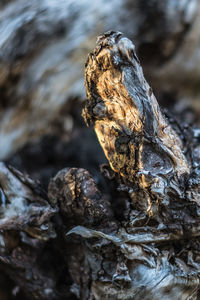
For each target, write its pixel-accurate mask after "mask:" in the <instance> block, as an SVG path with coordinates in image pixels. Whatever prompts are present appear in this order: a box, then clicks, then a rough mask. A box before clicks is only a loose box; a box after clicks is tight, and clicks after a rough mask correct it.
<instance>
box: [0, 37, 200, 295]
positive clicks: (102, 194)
mask: <svg viewBox="0 0 200 300" xmlns="http://www.w3.org/2000/svg"><path fill="white" fill-rule="evenodd" d="M85 84H86V89H87V101H86V103H85V107H84V110H83V116H84V119H85V121H86V123H87V124H93V125H94V128H95V132H96V134H97V137H98V139H99V142H100V144H101V146H102V148H103V150H104V153H105V155H106V157H107V159H108V162H109V165H110V166H108V165H105V164H104V165H101V168H100V170H101V173H102V174H100V172H99V171H97V170H96V169H95V170H96V171H95V172H93V171H91V172H92V174H93V176H92V175H91V174H90V173H89V172H88V170H86V169H83V168H75V167H73V168H65V169H63V170H61V171H59V172H58V174H57V175H56V176H54V178H52V179H51V181H50V183H49V186H48V195H47V194H46V193H45V192H44V191H43V190H42V189H41V187H40V185H39V183H38V182H35V181H33V180H31V179H30V178H29V177H27V176H26V175H23V174H22V173H20V172H18V171H17V170H15V169H14V168H12V167H9V166H7V165H6V164H4V163H0V271H1V272H0V297H1V296H2V292H1V291H5V290H6V291H8V293H7V294H8V296H7V297H6V298H3V300H4V299H6V300H8V299H9V300H10V299H12V298H11V296H10V295H11V293H10V291H9V290H8V288H7V287H6V289H5V288H4V282H6V281H7V278H8V281H9V284H10V286H11V289H12V294H13V295H14V294H15V293H16V294H17V296H16V297H15V296H13V299H16V300H18V299H20V300H21V299H23V300H24V299H25V300H26V299H30V300H32V299H33V300H34V299H40V300H47V299H48V300H67V299H70V300H77V299H81V300H108V299H111V300H141V299H144V300H152V299H153V300H160V299H167V300H189V299H190V300H200V288H199V286H200V225H199V224H200V192H199V191H200V128H199V127H194V128H192V127H191V126H188V128H186V127H185V129H184V130H183V129H182V127H181V126H179V127H178V130H177V126H175V125H176V122H175V120H173V119H172V118H169V119H167V118H165V116H164V115H163V114H162V112H161V110H160V108H159V106H158V103H157V101H156V99H155V97H154V95H153V93H152V90H151V88H150V87H149V85H148V83H147V82H146V80H145V79H144V76H143V72H142V68H141V66H140V63H139V60H138V58H137V55H136V53H135V49H134V46H133V44H132V42H131V41H130V40H129V39H127V38H126V37H124V36H123V35H122V34H121V33H120V32H108V33H105V34H104V35H102V36H100V37H99V38H98V42H97V47H96V48H95V50H94V51H93V52H92V53H91V54H89V57H88V60H87V63H86V82H85ZM81 129H82V130H83V128H82V126H81ZM81 133H83V131H81ZM81 133H80V134H79V136H78V137H80V136H81ZM76 140H78V138H77V137H76ZM82 141H83V142H82ZM86 141H87V140H85V139H84V135H83V136H82V139H81V143H86ZM89 141H90V140H89ZM79 143H80V140H79ZM92 143H93V140H92ZM76 145H77V144H76ZM65 148H67V147H64V149H65ZM50 150H51V151H53V149H52V148H51V149H50ZM79 150H80V149H79V147H76V149H75V150H74V149H73V151H72V152H78V151H79ZM39 152H40V151H39ZM44 152H45V151H44ZM80 152H81V151H80ZM93 152H95V151H93ZM53 153H54V152H53ZM55 153H57V152H55ZM95 154H96V153H95ZM40 155H41V153H40ZM77 155H82V156H83V160H86V159H85V157H87V159H88V162H89V161H90V159H91V161H92V163H91V164H92V165H93V163H94V162H95V163H96V164H97V165H98V164H99V160H97V156H98V155H96V161H95V160H94V159H93V158H90V157H89V158H88V156H89V155H88V156H86V155H83V153H79V152H78V154H77ZM70 157H71V156H70ZM72 157H73V156H72ZM73 161H74V160H73ZM80 162H81V163H80V164H79V165H82V160H80ZM68 163H70V162H69V161H68ZM70 165H71V164H70ZM89 165H90V163H88V166H89ZM91 170H94V169H92V168H91ZM102 175H104V178H103V176H102ZM2 278H3V281H2ZM2 282H3V284H2ZM5 285H6V283H5ZM3 297H4V296H3Z"/></svg>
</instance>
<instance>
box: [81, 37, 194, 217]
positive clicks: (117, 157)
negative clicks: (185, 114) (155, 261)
mask: <svg viewBox="0 0 200 300" xmlns="http://www.w3.org/2000/svg"><path fill="white" fill-rule="evenodd" d="M85 79H86V89H87V99H88V100H87V103H86V107H85V109H84V111H83V116H84V118H85V121H86V123H87V124H89V123H90V122H91V123H94V128H95V131H96V134H97V137H98V140H99V142H100V144H101V146H102V148H103V150H104V153H105V155H106V157H107V159H108V161H109V163H110V166H111V168H112V169H113V170H114V171H115V172H118V173H119V174H120V175H121V177H122V178H123V180H124V181H125V182H126V183H127V182H129V186H130V187H133V185H136V184H138V185H139V186H140V188H141V189H142V190H143V191H144V194H145V195H146V197H145V198H146V200H147V202H148V205H149V207H148V210H149V212H150V210H151V203H150V194H152V193H153V194H156V200H157V198H159V196H158V194H159V192H160V190H161V189H162V194H163V189H164V188H166V187H167V186H169V185H170V181H172V180H178V178H180V177H181V176H182V175H184V174H188V173H189V171H190V168H189V165H188V162H187V160H186V158H185V156H184V154H183V147H182V144H181V141H180V138H179V137H178V136H177V134H176V133H175V132H174V130H173V129H172V128H171V127H170V125H169V124H168V123H167V121H166V119H165V118H164V116H163V115H162V113H161V111H160V108H159V106H158V103H157V100H156V99H155V97H154V94H153V93H152V90H151V88H150V87H149V85H148V83H147V82H146V80H145V78H144V76H143V72H142V68H141V66H140V63H139V60H138V58H137V56H136V53H135V47H134V45H133V44H132V42H131V41H130V40H129V39H127V38H126V37H124V36H123V35H122V34H121V33H119V32H117V33H114V32H108V33H106V34H105V35H103V36H100V37H99V39H98V42H97V47H96V48H95V50H94V51H93V52H92V53H91V54H90V55H89V57H88V60H87V63H86V71H85ZM130 192H131V193H132V189H131V191H130ZM132 196H133V197H135V196H134V195H132ZM139 197H140V196H139ZM154 198H155V197H154ZM140 201H141V200H140ZM151 213H152V212H151Z"/></svg>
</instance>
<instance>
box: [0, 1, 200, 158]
mask: <svg viewBox="0 0 200 300" xmlns="http://www.w3.org/2000/svg"><path fill="white" fill-rule="evenodd" d="M199 5H200V4H199V1H197V0H192V1H184V2H183V1H180V0H179V1H178V0H176V1H172V0H165V1H162V2H161V1H149V0H148V1H146V0H145V1H141V0H134V1H129V0H126V1H122V0H112V1H109V2H108V1H105V0H101V1H93V2H88V0H84V1H81V2H80V3H77V1H75V0H70V1H59V2H55V1H50V0H48V1H39V0H34V1H31V2H28V3H27V1H26V0H13V1H9V2H7V1H6V2H5V3H1V13H0V27H1V30H0V41H1V42H0V93H1V99H0V159H5V158H8V157H10V156H11V154H12V153H14V152H15V151H16V150H17V149H19V148H21V147H22V146H23V145H25V144H27V142H29V141H32V140H33V139H34V138H38V137H41V136H42V135H44V134H47V133H49V132H51V133H52V131H54V130H55V131H56V133H58V130H57V127H56V126H55V123H57V120H59V122H60V123H62V124H63V131H64V134H65V135H67V134H69V132H70V131H71V129H72V127H73V120H72V118H71V117H70V116H69V115H68V114H69V106H70V104H69V101H68V100H69V98H73V97H74V96H75V97H77V96H80V97H81V98H84V96H85V95H84V89H83V65H84V57H85V56H86V54H87V53H88V52H89V51H90V50H91V48H93V46H94V43H95V39H96V35H98V34H100V33H101V32H102V31H105V30H110V29H112V28H114V29H115V30H120V31H122V32H126V33H127V34H128V37H131V38H134V39H135V41H137V45H136V46H137V48H138V50H139V53H140V56H141V59H142V60H144V66H146V69H145V73H146V74H147V75H148V77H149V78H151V81H152V83H153V85H154V86H155V87H156V89H157V91H158V92H159V91H160V92H162V91H163V90H164V91H167V92H171V91H172V90H173V91H175V92H178V93H179V94H180V95H179V96H180V97H182V95H183V94H185V95H187V97H188V98H189V99H195V98H197V96H198V93H199V85H198V84H197V83H198V79H199V56H198V47H199V38H198V36H199V35H198V28H199V15H198V14H199ZM172 78H173V80H172ZM186 91H187V93H186ZM195 103H196V106H198V102H197V101H196V102H195ZM198 107H199V106H198ZM63 110H65V118H63V113H62V111H63Z"/></svg>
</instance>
